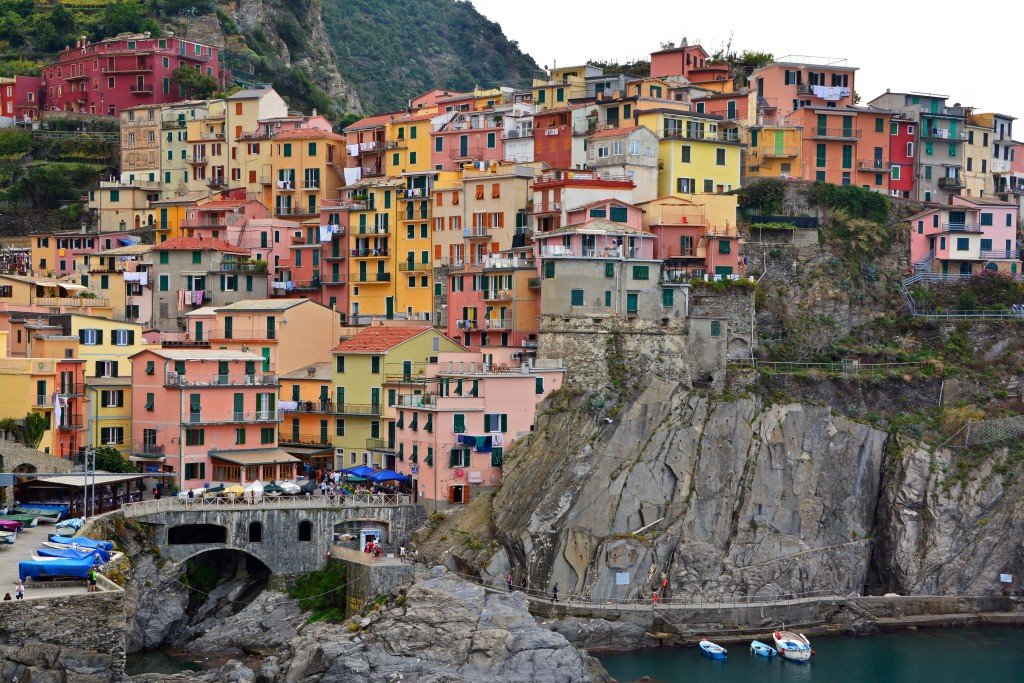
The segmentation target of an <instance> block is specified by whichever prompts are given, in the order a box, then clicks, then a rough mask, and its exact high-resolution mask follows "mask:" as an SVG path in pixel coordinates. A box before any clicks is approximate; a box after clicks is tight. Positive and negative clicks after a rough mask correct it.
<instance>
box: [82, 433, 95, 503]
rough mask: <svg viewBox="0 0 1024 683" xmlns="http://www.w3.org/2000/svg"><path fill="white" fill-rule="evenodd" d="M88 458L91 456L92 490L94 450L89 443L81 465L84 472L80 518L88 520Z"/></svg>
mask: <svg viewBox="0 0 1024 683" xmlns="http://www.w3.org/2000/svg"><path fill="white" fill-rule="evenodd" d="M90 456H92V466H93V470H94V471H93V473H92V481H93V488H95V487H96V472H95V469H96V449H95V448H93V447H92V444H91V443H90V444H89V445H88V446H87V447H86V449H85V460H84V462H83V463H82V469H83V470H84V472H83V474H84V476H85V482H84V486H82V517H84V518H86V519H88V517H89V457H90ZM94 496H95V492H94ZM94 503H95V501H94ZM94 507H95V505H94Z"/></svg>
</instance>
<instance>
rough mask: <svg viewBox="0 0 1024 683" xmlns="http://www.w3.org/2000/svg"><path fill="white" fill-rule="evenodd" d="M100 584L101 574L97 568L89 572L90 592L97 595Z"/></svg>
mask: <svg viewBox="0 0 1024 683" xmlns="http://www.w3.org/2000/svg"><path fill="white" fill-rule="evenodd" d="M98 583H99V572H98V571H96V567H93V568H92V569H91V570H89V592H90V593H95V592H96V591H97V590H99V589H98V587H97V584H98Z"/></svg>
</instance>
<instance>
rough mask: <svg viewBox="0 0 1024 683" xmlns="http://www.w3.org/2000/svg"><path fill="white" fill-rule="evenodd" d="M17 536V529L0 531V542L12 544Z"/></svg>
mask: <svg viewBox="0 0 1024 683" xmlns="http://www.w3.org/2000/svg"><path fill="white" fill-rule="evenodd" d="M17 538H18V532H17V531H0V543H6V544H13V543H14V541H16V540H17Z"/></svg>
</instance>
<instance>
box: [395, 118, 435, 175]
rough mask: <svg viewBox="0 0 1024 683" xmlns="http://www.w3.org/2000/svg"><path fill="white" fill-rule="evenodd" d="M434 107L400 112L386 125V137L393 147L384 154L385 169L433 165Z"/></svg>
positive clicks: (410, 169)
mask: <svg viewBox="0 0 1024 683" xmlns="http://www.w3.org/2000/svg"><path fill="white" fill-rule="evenodd" d="M434 116H436V114H435V113H434V112H433V109H431V110H429V111H427V112H423V111H422V110H421V111H417V112H416V113H415V114H406V115H404V116H397V117H395V118H394V119H393V120H391V121H389V122H388V123H387V124H386V125H385V127H384V136H385V140H386V141H387V142H388V143H389V144H391V145H393V147H392V148H391V149H390V150H389V151H387V152H385V154H384V173H385V175H389V176H394V175H399V174H401V173H420V172H423V171H429V170H431V169H432V168H433V166H432V165H431V163H430V152H431V150H430V144H431V142H430V141H431V137H430V131H431V125H430V119H432V118H433V117H434Z"/></svg>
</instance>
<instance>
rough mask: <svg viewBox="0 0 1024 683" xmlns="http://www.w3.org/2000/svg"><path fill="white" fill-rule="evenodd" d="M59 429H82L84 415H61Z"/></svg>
mask: <svg viewBox="0 0 1024 683" xmlns="http://www.w3.org/2000/svg"><path fill="white" fill-rule="evenodd" d="M57 429H59V430H60V431H62V432H72V431H76V430H79V429H82V417H81V416H80V415H64V416H63V417H61V420H60V424H58V425H57Z"/></svg>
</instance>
